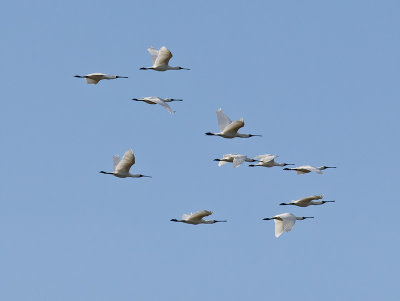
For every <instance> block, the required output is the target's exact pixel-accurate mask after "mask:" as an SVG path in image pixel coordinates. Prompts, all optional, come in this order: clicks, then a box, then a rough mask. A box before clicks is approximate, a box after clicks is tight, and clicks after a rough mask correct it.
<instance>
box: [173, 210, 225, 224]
mask: <svg viewBox="0 0 400 301" xmlns="http://www.w3.org/2000/svg"><path fill="white" fill-rule="evenodd" d="M211 214H212V211H208V210H200V211H197V212H195V213H190V214H183V215H182V219H181V220H178V219H175V218H173V219H171V222H179V223H185V224H191V225H198V224H215V223H221V222H227V221H226V220H222V221H217V220H204V219H203V217H206V216H209V215H211Z"/></svg>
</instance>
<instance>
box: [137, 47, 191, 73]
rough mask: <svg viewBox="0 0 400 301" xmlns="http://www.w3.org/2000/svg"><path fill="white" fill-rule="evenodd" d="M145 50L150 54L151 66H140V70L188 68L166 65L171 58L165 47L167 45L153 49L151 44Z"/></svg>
mask: <svg viewBox="0 0 400 301" xmlns="http://www.w3.org/2000/svg"><path fill="white" fill-rule="evenodd" d="M147 51H148V52H149V53H150V55H151V60H152V62H153V66H151V67H142V68H140V70H155V71H167V70H182V69H184V70H190V69H188V68H183V67H171V66H169V65H168V63H169V60H170V59H171V58H172V53H171V51H169V50H168V49H167V47H165V46H163V47H161V48H160V50H157V49H155V48H154V47H153V46H150V47H149V48H147Z"/></svg>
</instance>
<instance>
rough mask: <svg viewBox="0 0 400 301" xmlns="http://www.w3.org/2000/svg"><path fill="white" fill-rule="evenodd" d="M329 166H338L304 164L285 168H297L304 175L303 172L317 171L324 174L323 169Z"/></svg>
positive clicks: (297, 171) (299, 173) (298, 172)
mask: <svg viewBox="0 0 400 301" xmlns="http://www.w3.org/2000/svg"><path fill="white" fill-rule="evenodd" d="M327 168H336V167H335V166H320V167H314V166H311V165H304V166H298V167H293V168H284V169H283V170H295V171H296V173H297V174H298V175H302V174H305V173H310V172H316V173H317V174H322V170H325V169H327Z"/></svg>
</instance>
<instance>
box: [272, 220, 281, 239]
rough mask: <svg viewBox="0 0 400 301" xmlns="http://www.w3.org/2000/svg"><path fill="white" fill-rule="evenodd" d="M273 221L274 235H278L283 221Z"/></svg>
mask: <svg viewBox="0 0 400 301" xmlns="http://www.w3.org/2000/svg"><path fill="white" fill-rule="evenodd" d="M274 222H275V237H279V236H281V235H282V233H283V221H281V220H278V219H274Z"/></svg>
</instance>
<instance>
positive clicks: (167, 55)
mask: <svg viewBox="0 0 400 301" xmlns="http://www.w3.org/2000/svg"><path fill="white" fill-rule="evenodd" d="M171 58H172V53H171V51H169V50H168V49H167V48H166V47H165V46H163V47H161V48H160V50H159V51H158V56H157V59H156V61H155V62H154V63H153V65H154V67H157V66H165V65H168V63H169V60H170V59H171Z"/></svg>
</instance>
